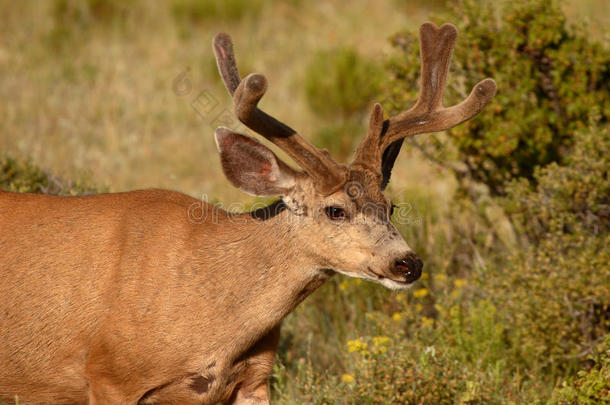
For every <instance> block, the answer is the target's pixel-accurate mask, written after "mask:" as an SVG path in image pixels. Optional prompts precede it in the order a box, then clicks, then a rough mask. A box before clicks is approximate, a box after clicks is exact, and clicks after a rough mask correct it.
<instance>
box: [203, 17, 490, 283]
mask: <svg viewBox="0 0 610 405" xmlns="http://www.w3.org/2000/svg"><path fill="white" fill-rule="evenodd" d="M456 39H457V29H456V28H455V27H454V26H453V25H450V24H445V25H443V26H442V27H440V28H438V27H437V26H436V25H434V24H432V23H425V24H424V25H422V27H421V28H420V43H421V48H420V52H421V55H420V57H421V90H420V95H419V98H418V100H417V103H416V104H415V105H414V106H413V107H412V108H411V109H409V110H407V111H404V112H403V113H401V114H398V115H396V116H394V117H391V118H389V119H384V114H383V109H382V107H381V105H379V104H376V105H375V106H374V108H373V112H372V114H371V118H370V123H369V127H368V132H367V134H366V136H365V137H364V139H363V140H362V142H361V143H360V145H359V146H358V148H357V150H356V154H355V158H354V161H353V162H352V163H351V164H349V165H344V164H341V163H338V162H335V161H334V160H333V159H332V158H331V156H330V155H329V153H328V151H326V150H322V149H318V148H316V147H315V146H313V145H312V144H311V143H309V142H308V141H307V140H306V139H305V138H303V137H302V136H300V135H299V134H298V133H297V132H296V131H295V130H293V129H292V128H290V127H289V126H287V125H285V124H284V123H282V122H280V121H278V120H277V119H275V118H273V117H272V116H270V115H268V114H266V113H265V112H264V111H262V110H261V109H259V108H258V106H257V105H258V102H259V101H260V99H261V98H262V96H263V95H264V94H265V91H266V90H267V80H266V79H265V76H263V75H261V74H258V73H255V74H250V75H248V76H247V77H245V78H244V79H241V78H240V76H239V72H238V70H237V67H236V64H235V58H234V55H233V45H232V42H231V38H230V37H229V36H228V35H227V34H223V33H220V34H218V35H216V37H215V38H214V52H215V54H216V61H217V64H218V69H219V72H220V75H221V76H222V78H223V81H224V84H225V86H226V88H227V90H228V92H229V93H230V94H231V95H232V96H233V106H234V111H235V114H236V115H237V117H238V118H239V120H240V121H241V122H242V123H244V124H245V125H246V126H247V127H248V128H250V129H252V130H253V131H255V132H257V133H258V134H260V135H262V136H263V137H265V138H266V139H267V140H269V141H271V142H272V143H274V144H275V145H277V146H278V147H279V148H281V149H282V150H283V151H285V152H286V153H287V154H288V155H289V156H290V157H291V158H292V159H293V160H294V161H295V162H296V163H297V164H298V165H299V166H300V167H301V168H302V169H303V171H296V170H294V169H292V168H291V167H290V166H288V165H286V164H285V163H284V162H282V161H281V160H280V159H278V158H277V156H276V155H275V154H274V153H273V152H272V151H271V150H270V149H269V148H267V147H266V146H264V145H263V144H262V143H260V142H258V141H257V140H255V139H253V138H250V137H248V136H245V135H242V134H238V133H236V132H234V131H232V130H230V129H227V128H223V127H221V128H218V129H217V130H216V134H215V135H216V142H217V145H218V149H219V151H220V156H221V163H222V167H223V171H224V173H225V175H226V177H227V178H228V180H229V181H230V182H231V183H232V184H233V185H234V186H236V187H238V188H240V189H241V190H243V191H245V192H247V193H250V194H253V195H258V196H269V195H275V196H281V197H282V202H281V204H278V205H276V207H281V209H286V210H287V211H288V214H287V215H286V216H285V218H284V220H285V221H289V222H290V223H291V225H292V226H294V227H297V228H298V232H297V233H295V235H294V243H295V244H298V246H301V247H302V249H301V253H302V254H303V255H304V256H308V257H310V258H311V259H312V260H313V261H314V262H315V264H316V267H317V268H319V269H332V270H334V271H337V272H339V273H343V274H346V275H348V276H352V277H358V278H363V279H367V280H371V281H375V282H378V283H380V284H382V285H384V286H386V287H388V288H393V289H398V288H404V287H406V286H408V285H410V284H411V283H413V282H414V281H416V280H417V279H418V278H419V277H420V276H421V271H422V266H423V263H422V261H421V260H420V259H419V258H418V257H417V255H416V254H415V253H414V252H413V251H412V250H411V249H410V248H409V246H408V245H407V243H406V242H405V241H404V239H403V238H402V237H401V236H400V234H399V233H398V231H397V229H396V227H395V226H394V225H393V224H392V222H391V220H390V217H391V214H392V207H393V205H392V203H391V201H389V199H388V198H387V197H386V196H385V195H384V192H383V191H384V189H385V187H386V185H387V184H388V181H389V179H390V174H391V171H392V166H393V165H394V162H395V160H396V157H397V155H398V152H399V151H400V147H401V146H402V143H403V141H404V139H405V138H406V137H411V136H414V135H416V134H421V133H426V132H437V131H444V130H446V129H449V128H451V127H453V126H455V125H458V124H459V123H461V122H463V121H466V120H468V119H470V118H472V117H474V116H475V115H476V114H478V113H479V112H480V111H481V110H482V109H483V107H485V105H487V104H488V103H489V101H490V100H491V99H492V97H493V96H494V94H495V91H496V85H495V82H494V81H493V80H492V79H485V80H483V81H481V82H479V83H478V84H477V85H476V86H475V87H474V88H473V90H472V92H471V93H470V95H469V96H468V97H467V98H466V99H465V100H464V101H462V102H461V103H460V104H458V105H455V106H453V107H449V108H445V107H443V105H442V98H443V92H444V90H445V86H446V80H447V73H448V71H449V64H450V59H451V54H452V52H453V48H454V45H455V42H456Z"/></svg>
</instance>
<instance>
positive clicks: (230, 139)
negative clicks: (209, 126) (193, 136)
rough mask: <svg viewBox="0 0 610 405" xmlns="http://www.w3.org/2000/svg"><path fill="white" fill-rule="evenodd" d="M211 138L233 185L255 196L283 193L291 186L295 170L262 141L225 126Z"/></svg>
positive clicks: (294, 179)
mask: <svg viewBox="0 0 610 405" xmlns="http://www.w3.org/2000/svg"><path fill="white" fill-rule="evenodd" d="M215 137H216V145H217V146H218V151H219V152H220V162H221V164H222V171H223V172H224V174H225V176H226V177H227V179H229V181H230V182H231V184H233V185H234V186H235V187H237V188H239V189H240V190H242V191H244V192H246V193H248V194H252V195H256V196H271V195H286V194H287V193H288V192H289V191H290V190H291V189H292V188H293V187H294V185H295V181H296V175H297V173H296V171H294V170H293V169H292V168H290V167H289V166H288V165H286V164H285V163H284V162H282V161H281V160H279V159H278V158H277V156H275V154H274V153H273V152H272V151H271V150H270V149H269V148H267V147H266V146H265V145H263V144H262V143H260V142H258V141H257V140H255V139H252V138H250V137H249V136H245V135H241V134H238V133H237V132H233V131H231V130H230V129H228V128H225V127H220V128H218V129H216V133H215Z"/></svg>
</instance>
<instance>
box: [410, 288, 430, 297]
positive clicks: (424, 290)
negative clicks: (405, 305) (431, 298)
mask: <svg viewBox="0 0 610 405" xmlns="http://www.w3.org/2000/svg"><path fill="white" fill-rule="evenodd" d="M426 295H428V289H427V288H420V289H418V290H415V292H413V296H414V297H415V298H424V297H425V296H426Z"/></svg>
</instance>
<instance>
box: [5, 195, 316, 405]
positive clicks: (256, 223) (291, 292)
mask: <svg viewBox="0 0 610 405" xmlns="http://www.w3.org/2000/svg"><path fill="white" fill-rule="evenodd" d="M197 204H201V203H200V202H198V201H197V200H195V199H193V198H190V197H187V196H185V195H182V194H179V193H175V192H168V191H162V190H146V191H136V192H130V193H124V194H107V195H99V196H89V197H70V198H63V197H53V196H42V195H22V194H13V193H7V192H2V193H0V210H1V212H10V213H11V215H10V216H2V217H0V229H2V230H3V232H2V234H1V235H0V246H2V248H3V249H2V260H0V265H1V266H2V269H3V271H2V272H1V273H0V296H2V297H3V299H4V300H5V302H7V303H8V305H9V307H8V308H5V311H4V312H0V324H1V325H2V326H3V331H2V332H3V336H2V341H3V345H2V346H0V358H2V359H5V358H10V359H11V361H12V362H14V364H13V365H12V367H10V368H9V367H1V368H0V393H1V394H12V395H15V394H18V395H19V396H20V398H21V401H22V403H26V404H27V403H29V402H28V398H29V397H30V396H31V397H33V398H37V396H38V395H40V397H39V398H40V399H39V400H37V401H36V403H64V402H65V401H67V400H72V401H74V403H87V396H86V392H87V385H88V384H91V383H94V382H96V380H98V379H99V380H98V381H99V386H98V387H95V386H93V384H92V386H91V388H92V390H93V389H97V388H99V390H101V391H100V393H103V394H104V395H109V394H110V392H112V393H111V394H112V395H115V398H116V402H113V403H117V404H118V403H136V402H137V401H138V400H139V399H140V398H142V397H143V396H144V395H145V394H146V393H147V392H148V391H151V390H153V391H151V392H150V394H149V398H148V399H149V402H148V403H155V402H154V399H155V397H156V396H159V397H160V398H161V402H159V403H168V402H167V401H168V398H164V397H163V396H162V395H161V394H162V391H163V389H160V390H159V392H158V393H156V392H154V389H155V388H158V387H162V386H165V388H166V389H167V390H169V388H171V386H172V385H176V384H178V383H181V382H184V383H185V384H184V385H185V386H186V387H185V388H186V391H185V393H181V394H177V395H183V397H178V398H180V399H181V401H179V402H180V403H189V402H188V401H186V398H190V399H191V401H192V403H198V404H201V403H216V402H217V401H219V400H222V399H224V400H227V399H228V397H230V395H231V393H232V391H233V390H232V388H234V387H235V386H236V385H237V384H238V383H240V382H241V380H242V377H243V376H242V375H241V374H243V372H244V371H245V370H244V368H245V360H246V359H247V351H248V350H249V349H250V348H252V347H253V346H254V345H255V343H256V342H257V341H259V340H260V339H261V338H262V337H263V336H265V335H268V334H269V333H270V332H271V331H272V330H274V329H275V328H277V327H278V326H279V323H280V321H281V319H282V318H283V317H284V316H285V315H286V314H288V313H289V312H290V311H291V310H292V309H293V308H294V307H295V306H296V305H297V304H298V302H299V301H300V300H302V299H303V298H304V297H305V296H306V295H307V294H308V293H309V292H310V291H312V290H313V289H314V288H315V287H317V286H318V285H320V284H321V283H322V282H323V281H324V280H325V279H326V278H327V274H326V273H324V272H317V271H314V263H313V262H312V261H311V260H309V263H308V260H307V259H306V258H303V256H302V254H299V252H296V251H294V247H295V246H300V245H299V244H295V243H294V241H293V239H294V238H295V237H297V236H295V233H294V230H293V229H291V224H290V223H284V224H281V223H280V225H279V226H278V222H281V221H282V219H281V216H282V215H283V214H282V213H280V214H278V216H277V217H274V218H272V219H269V220H267V221H264V220H258V219H255V218H252V217H251V216H250V215H249V214H245V215H241V216H231V217H230V216H228V215H227V214H226V213H225V212H224V211H221V210H219V209H217V208H215V207H212V206H210V205H206V204H204V205H200V206H201V208H202V209H203V210H204V212H207V213H208V214H209V220H208V221H205V222H202V223H197V221H193V220H192V219H191V218H189V216H188V212H189V208H190V207H192V206H196V205H197ZM134 212H135V213H137V215H133V213H134ZM212 214H214V215H215V216H213V215H212ZM284 215H285V214H284ZM278 217H280V218H278ZM293 226H296V225H293ZM270 227H273V232H271V233H270V230H269V228H270ZM278 228H279V229H278ZM37 229H42V230H44V232H37ZM7 231H8V232H7ZM263 235H265V236H264V237H263ZM297 238H298V237H297ZM270 239H271V240H270ZM269 243H271V244H272V245H273V246H274V249H273V251H270V249H269ZM24 249H26V250H27V252H28V255H24V254H23V250H24ZM275 249H277V251H276V250H275ZM228 250H230V251H231V252H232V253H231V254H226V252H227V251H228ZM57 251H61V252H62V255H57V254H55V252H57ZM278 252H281V253H282V255H280V256H278V254H277V253H278ZM109 257H112V258H113V259H114V260H111V261H109V260H108V258H109ZM299 259H300V260H299ZM7 269H8V272H7V271H6V270H7ZM6 309H8V311H6ZM7 312H8V313H7ZM15 314H19V318H15ZM49 319H53V320H55V322H52V323H49V322H48V320H49ZM25 336H28V339H26V342H27V343H26V344H24V337H25ZM272 340H273V339H272ZM269 349H270V350H271V351H272V353H271V359H272V358H273V355H274V354H275V350H274V349H275V348H274V347H273V345H271V348H269ZM254 350H255V351H256V348H255V349H254ZM240 357H243V358H241V359H240ZM58 358H59V359H61V364H58V362H57V359H58ZM268 365H269V370H267V373H268V372H270V365H271V362H270V361H269V364H268ZM41 368H42V369H46V370H56V371H57V372H54V373H51V374H47V373H45V374H44V375H41V374H40V371H39V370H40V369H41ZM108 375H112V376H113V377H112V378H109V377H106V376H108ZM135 376H138V377H137V378H134V377H135ZM266 377H267V376H266V375H264V376H263V378H262V380H261V381H260V382H261V383H262V384H263V385H264V384H265V383H266ZM231 380H232V381H231ZM88 382H89V383H88ZM198 382H199V386H198V385H197V383H198ZM191 386H192V387H191ZM9 387H10V388H11V389H12V390H14V391H13V392H8V391H7V390H8V388H9ZM16 387H21V389H18V390H15V388H16ZM58 387H59V391H58ZM193 387H195V388H193ZM70 393H73V394H72V395H70ZM93 395H95V393H94V394H93ZM24 401H25V402H24ZM202 401H203V402H202ZM176 403H178V402H176Z"/></svg>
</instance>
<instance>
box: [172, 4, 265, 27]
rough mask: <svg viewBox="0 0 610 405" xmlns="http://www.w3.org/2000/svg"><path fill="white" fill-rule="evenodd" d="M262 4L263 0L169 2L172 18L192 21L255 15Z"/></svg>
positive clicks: (233, 19) (234, 18) (241, 17)
mask: <svg viewBox="0 0 610 405" xmlns="http://www.w3.org/2000/svg"><path fill="white" fill-rule="evenodd" d="M263 6H264V1H263V0H173V1H172V3H171V7H172V13H173V15H174V18H176V19H177V20H178V21H187V22H192V23H200V22H203V21H217V20H221V21H239V20H241V19H243V18H245V17H257V16H258V15H259V14H260V12H261V10H262V8H263Z"/></svg>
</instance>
